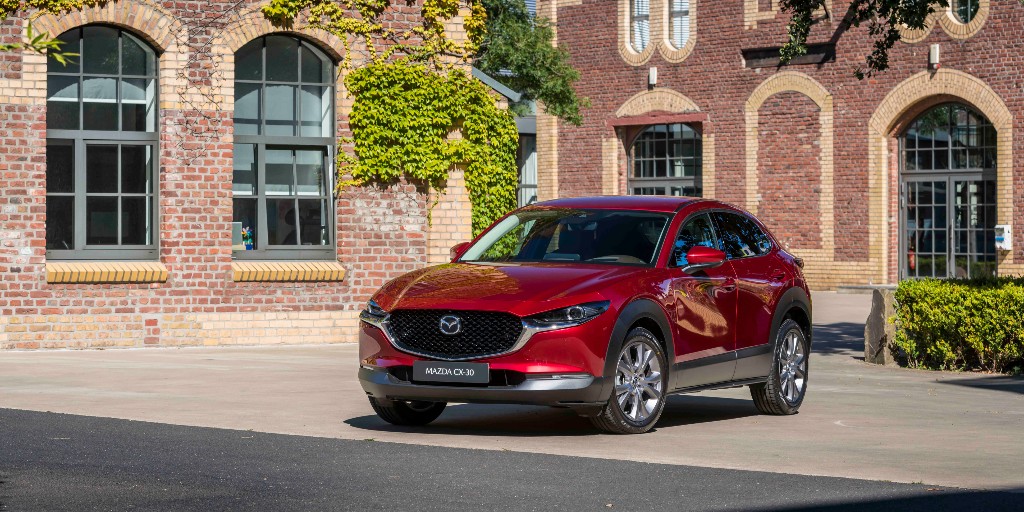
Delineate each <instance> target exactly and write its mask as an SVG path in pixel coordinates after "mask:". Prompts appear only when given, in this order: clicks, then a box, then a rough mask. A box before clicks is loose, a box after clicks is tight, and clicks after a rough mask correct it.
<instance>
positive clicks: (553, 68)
mask: <svg viewBox="0 0 1024 512" xmlns="http://www.w3.org/2000/svg"><path fill="white" fill-rule="evenodd" d="M482 2H483V6H484V9H485V10H486V12H487V23H486V25H487V31H486V34H485V35H484V38H483V41H482V42H481V43H480V49H479V53H478V54H477V55H476V60H475V65H476V67H477V68H479V69H480V70H481V71H483V72H485V73H487V74H489V75H491V76H493V77H494V78H495V79H496V80H498V81H499V82H501V83H503V84H505V85H507V86H508V87H510V88H512V89H513V90H515V91H516V92H519V93H521V94H522V95H523V99H522V102H529V101H536V100H539V101H540V102H542V103H543V105H544V111H545V112H547V113H549V114H552V115H555V116H558V117H560V118H561V119H562V120H564V121H566V122H569V123H572V124H575V125H579V124H581V123H582V121H583V117H582V116H581V115H580V108H581V107H584V106H586V104H587V102H586V100H585V99H582V100H581V99H580V98H579V97H578V96H577V95H576V90H575V89H574V87H573V86H574V84H575V83H576V82H577V81H578V80H579V79H580V73H579V71H577V70H576V69H574V68H573V67H572V65H571V64H570V63H569V52H568V51H566V50H565V48H560V47H558V46H556V45H555V44H554V36H555V32H554V29H553V28H552V26H551V22H550V21H549V20H547V19H545V18H539V17H534V16H533V15H531V14H530V12H529V11H527V9H526V4H525V3H524V2H523V0H482ZM520 106H521V105H520ZM513 108H517V106H516V105H513Z"/></svg>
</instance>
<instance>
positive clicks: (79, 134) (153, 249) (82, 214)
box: [44, 23, 161, 261]
mask: <svg viewBox="0 0 1024 512" xmlns="http://www.w3.org/2000/svg"><path fill="white" fill-rule="evenodd" d="M87 27H105V28H110V29H114V30H116V31H117V33H118V45H117V47H118V50H117V51H118V67H119V69H118V73H117V74H98V73H92V74H90V73H86V72H85V62H84V60H80V62H79V64H78V65H79V68H78V71H77V72H74V73H59V72H57V73H52V72H50V71H49V69H48V70H47V72H46V77H47V84H49V79H50V77H51V76H77V77H78V78H79V90H78V100H77V104H78V107H79V110H78V115H79V118H78V126H79V129H55V128H49V127H47V130H46V139H45V141H46V143H47V146H49V144H50V142H51V141H68V142H70V143H71V146H72V149H73V151H74V158H73V181H74V185H73V186H72V188H73V192H70V193H68V192H52V193H51V192H50V191H49V190H47V191H46V197H47V198H49V197H51V196H55V197H69V196H70V197H73V198H74V201H75V205H74V212H73V213H72V221H73V222H74V225H75V227H74V248H72V249H50V248H47V249H46V259H47V260H55V261H76V260H77V261H90V260H92V261H95V260H108V261H109V260H132V261H134V260H144V261H145V260H149V261H156V260H157V259H159V256H160V222H161V211H160V174H161V173H160V157H161V153H160V151H161V144H160V66H161V59H160V52H159V51H158V49H157V48H155V47H153V45H151V44H149V43H148V42H147V41H146V40H145V39H143V38H142V37H140V36H138V35H136V34H133V33H132V32H131V31H129V30H126V29H124V28H121V27H118V26H115V25H109V24H103V23H91V24H88V25H81V26H78V27H74V28H72V29H69V30H67V31H65V32H64V33H62V34H61V35H60V36H58V37H57V39H61V38H63V37H66V35H67V34H68V33H72V32H77V34H78V48H79V51H81V41H83V40H84V29H85V28H87ZM123 34H128V35H129V36H131V37H132V38H133V39H135V40H136V41H138V42H139V43H141V44H144V45H146V47H148V49H149V50H150V51H152V52H153V74H152V75H150V74H146V75H125V74H124V73H123V68H121V66H122V60H121V59H122V57H123V50H122V43H121V37H122V35H123ZM84 57H88V53H85V55H84ZM86 76H100V77H110V78H115V79H116V80H117V96H118V97H117V98H116V99H115V103H116V104H117V105H118V129H117V130H85V129H82V127H84V123H85V119H84V116H83V109H84V103H85V101H84V91H83V90H82V83H83V80H84V77H86ZM130 78H143V79H147V80H148V79H152V80H153V96H154V99H153V108H154V111H155V112H154V122H153V131H151V132H150V131H124V130H122V129H121V127H122V123H123V112H122V110H121V105H122V104H123V101H122V100H123V98H122V86H121V83H122V82H123V81H124V80H126V79H130ZM47 102H49V93H47ZM90 145H116V146H118V147H120V146H124V145H129V146H150V147H151V148H152V152H153V159H152V160H153V161H152V168H151V169H150V173H151V174H152V176H151V186H152V190H151V191H150V192H149V193H147V194H145V195H147V196H149V197H152V203H151V205H150V211H149V215H150V222H151V223H152V229H151V234H150V236H151V243H150V244H147V245H101V244H95V245H89V244H87V243H86V237H87V230H86V227H87V226H86V223H87V221H88V219H87V217H88V214H87V210H86V197H87V196H88V195H89V194H88V192H87V189H86V187H87V185H86V165H87V162H86V158H85V156H86V147H87V146H90ZM119 155H120V150H119ZM119 165H120V164H119ZM118 176H119V177H120V168H119V171H118ZM118 187H119V188H120V183H119V184H118ZM111 195H112V196H114V197H117V198H118V200H119V203H118V209H119V210H120V199H121V198H122V197H124V194H122V193H121V192H117V193H116V194H111ZM135 195H136V194H130V196H135ZM117 221H118V236H119V237H120V236H122V233H120V227H121V216H120V215H119V216H118V219H117ZM44 240H46V239H45V235H44ZM47 242H48V240H47ZM47 245H48V244H47Z"/></svg>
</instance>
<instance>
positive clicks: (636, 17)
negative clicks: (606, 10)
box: [629, 0, 656, 53]
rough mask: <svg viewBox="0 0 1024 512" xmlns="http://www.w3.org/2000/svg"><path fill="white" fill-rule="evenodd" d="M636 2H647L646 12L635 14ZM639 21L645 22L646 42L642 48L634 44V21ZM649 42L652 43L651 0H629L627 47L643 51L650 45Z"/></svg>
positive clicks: (635, 41)
mask: <svg viewBox="0 0 1024 512" xmlns="http://www.w3.org/2000/svg"><path fill="white" fill-rule="evenodd" d="M655 1H656V0H655ZM637 2H647V13H646V14H642V15H638V14H637ZM639 21H646V22H647V44H645V45H644V47H643V48H638V47H637V44H636V43H637V40H636V36H637V30H636V23H637V22H639ZM651 44H653V42H652V41H651V0H629V49H631V50H633V51H634V52H636V53H644V52H646V51H647V49H648V48H650V47H651Z"/></svg>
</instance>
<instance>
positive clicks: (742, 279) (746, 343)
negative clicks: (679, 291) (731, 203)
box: [712, 211, 789, 379]
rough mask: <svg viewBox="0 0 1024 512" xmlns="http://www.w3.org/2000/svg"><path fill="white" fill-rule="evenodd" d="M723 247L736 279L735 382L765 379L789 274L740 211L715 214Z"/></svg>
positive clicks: (763, 236) (759, 231) (760, 232)
mask: <svg viewBox="0 0 1024 512" xmlns="http://www.w3.org/2000/svg"><path fill="white" fill-rule="evenodd" d="M712 217H713V218H714V219H715V228H716V233H717V234H718V237H719V243H720V244H721V245H720V248H721V249H722V251H724V252H725V254H726V257H727V258H729V266H730V267H731V269H732V271H733V273H734V275H735V276H736V287H737V291H736V301H737V314H736V358H737V364H736V373H735V375H734V378H735V379H748V378H754V377H763V376H764V375H766V372H767V371H768V368H769V365H770V364H771V350H772V345H770V342H771V340H770V339H769V337H770V335H771V329H772V320H773V317H774V316H775V304H776V302H777V299H778V297H779V296H780V295H781V294H782V293H783V292H784V291H785V284H786V282H787V281H788V277H789V276H788V273H787V272H786V270H785V267H784V266H782V264H781V262H779V261H778V259H777V258H775V257H774V256H773V254H772V251H773V248H774V247H773V244H772V242H771V239H770V238H769V237H768V235H767V234H765V232H764V231H763V230H762V229H761V227H760V226H758V224H757V223H756V222H754V221H753V220H752V219H750V218H749V217H747V216H746V215H743V214H741V213H738V212H723V211H719V212H715V213H713V214H712Z"/></svg>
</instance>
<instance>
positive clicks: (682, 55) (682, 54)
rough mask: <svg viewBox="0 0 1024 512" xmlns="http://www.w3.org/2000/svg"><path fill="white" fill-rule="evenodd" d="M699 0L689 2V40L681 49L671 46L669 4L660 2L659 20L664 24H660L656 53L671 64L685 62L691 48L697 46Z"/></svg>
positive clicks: (691, 50)
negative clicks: (659, 37) (659, 39)
mask: <svg viewBox="0 0 1024 512" xmlns="http://www.w3.org/2000/svg"><path fill="white" fill-rule="evenodd" d="M699 3H700V0H690V38H689V39H687V40H686V44H684V45H683V47H682V48H676V47H675V45H674V44H672V27H671V25H672V23H671V17H670V15H669V7H670V5H669V4H670V2H668V1H666V2H662V7H661V11H662V13H661V19H662V20H664V22H663V23H662V24H661V34H662V36H661V41H659V45H658V51H659V53H661V56H662V58H664V59H665V60H667V61H668V62H671V63H673V64H675V63H679V62H682V61H684V60H686V58H687V57H689V56H690V54H691V53H693V47H694V46H696V45H697V4H699Z"/></svg>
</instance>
